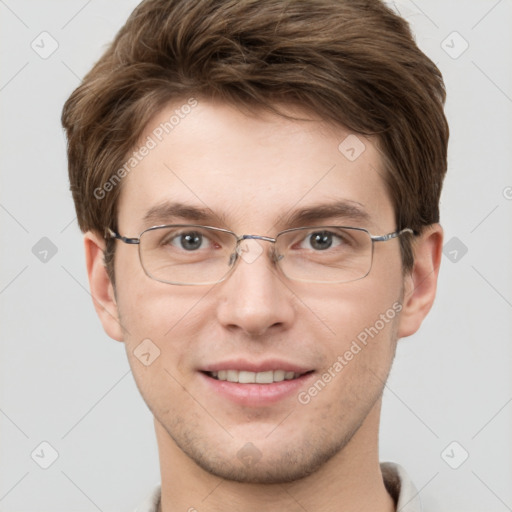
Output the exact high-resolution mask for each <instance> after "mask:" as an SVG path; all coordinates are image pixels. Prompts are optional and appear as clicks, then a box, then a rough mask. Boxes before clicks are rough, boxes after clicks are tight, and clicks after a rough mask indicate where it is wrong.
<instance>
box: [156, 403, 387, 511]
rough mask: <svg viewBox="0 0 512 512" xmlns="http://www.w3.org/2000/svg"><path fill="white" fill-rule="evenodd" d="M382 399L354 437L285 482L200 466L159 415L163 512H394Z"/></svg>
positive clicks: (161, 505)
mask: <svg viewBox="0 0 512 512" xmlns="http://www.w3.org/2000/svg"><path fill="white" fill-rule="evenodd" d="M379 416H380V403H377V404H376V406H375V407H374V408H373V409H372V410H371V412H370V414H369V415H368V416H367V417H366V419H365V421H364V422H363V424H362V425H361V427H360V428H359V429H358V431H357V432H356V433H355V434H354V436H353V437H352V439H351V440H350V442H349V443H348V444H347V445H346V446H345V447H344V448H343V449H342V450H341V451H340V452H338V453H337V454H335V455H334V456H333V457H332V458H331V459H329V460H328V461H327V462H326V463H325V464H324V465H323V466H322V467H321V468H320V469H319V470H318V471H316V472H315V473H313V474H311V475H309V476H307V477H305V478H302V479H300V480H297V481H294V482H290V483H285V484H246V483H239V482H233V481H228V480H224V479H222V478H219V477H217V476H215V475H212V474H210V473H207V472H206V471H204V470H203V469H202V468H200V467H198V466H197V465H196V464H195V462H194V461H192V460H191V459H190V458H189V457H188V456H187V455H185V454H184V453H183V452H182V451H181V450H180V449H179V448H178V447H177V446H176V444H175V443H174V441H173V440H172V438H171V437H170V436H169V435H168V433H167V432H166V431H165V429H164V428H163V427H162V426H161V424H160V423H159V422H158V421H157V420H156V419H155V430H156V435H157V442H158V448H159V455H160V471H161V476H162V497H161V503H160V509H159V512H175V511H190V512H194V511H196V512H198V511H200V512H213V511H218V510H226V508H227V507H228V506H229V507H228V508H230V509H233V510H237V511H240V512H256V511H258V512H259V511H261V510H265V511H268V512H277V511H279V512H281V511H282V510H287V511H297V512H299V511H301V512H303V511H304V510H322V511H325V512H339V511H340V510H343V512H356V511H358V512H362V511H371V512H393V511H394V510H395V504H394V501H393V499H392V498H391V496H390V495H389V494H388V492H387V491H386V488H385V486H384V482H383V479H382V473H381V470H380V465H379V460H378V423H379Z"/></svg>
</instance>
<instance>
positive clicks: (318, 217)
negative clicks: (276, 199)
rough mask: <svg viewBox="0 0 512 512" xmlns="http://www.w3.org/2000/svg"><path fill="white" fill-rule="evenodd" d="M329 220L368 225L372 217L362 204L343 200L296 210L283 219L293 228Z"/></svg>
mask: <svg viewBox="0 0 512 512" xmlns="http://www.w3.org/2000/svg"><path fill="white" fill-rule="evenodd" d="M327 219H337V220H342V219H343V221H345V220H350V221H354V222H357V223H368V222H369V221H370V215H369V214H368V212H367V211H366V210H365V209H364V207H363V205H362V204H361V203H358V202H356V201H350V200H341V201H336V202H334V203H321V204H317V205H311V206H308V207H306V208H302V209H300V210H295V211H292V212H290V213H289V214H287V215H285V216H283V217H281V220H282V221H283V222H284V223H285V224H286V225H289V226H291V227H299V226H307V225H308V224H311V223H313V222H318V221H323V220H327Z"/></svg>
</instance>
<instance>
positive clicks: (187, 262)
mask: <svg viewBox="0 0 512 512" xmlns="http://www.w3.org/2000/svg"><path fill="white" fill-rule="evenodd" d="M235 246H236V236H235V235H233V234H232V233H229V232H226V231H222V230H218V229H214V228H206V227H204V226H195V225H174V226H160V227H156V228H150V229H148V230H146V231H144V233H142V235H141V237H140V245H139V251H140V260H141V263H142V267H143V268H144V271H145V272H146V274H147V275H148V276H149V277H151V278H153V279H156V280H157V281H162V282H164V283H172V284H213V283H216V282H218V281H219V280H221V279H222V278H223V277H224V276H225V275H226V274H227V272H229V270H230V255H231V254H232V253H233V251H234V249H235Z"/></svg>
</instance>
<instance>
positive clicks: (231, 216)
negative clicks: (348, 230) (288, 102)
mask: <svg viewBox="0 0 512 512" xmlns="http://www.w3.org/2000/svg"><path fill="white" fill-rule="evenodd" d="M280 108H281V109H282V110H284V111H285V112H286V113H287V114H289V115H292V116H296V117H301V118H302V120H300V121H299V120H290V119H287V118H285V117H283V116H279V115H276V114H272V113H269V112H267V111H263V110H260V111H255V112H247V111H242V110H240V109H239V108H237V107H235V106H232V105H227V104H224V103H214V102H211V101H197V100H193V101H191V100H190V99H189V100H188V101H187V100H184V101H183V102H182V103H172V104H169V105H167V106H166V107H165V108H163V109H162V110H161V111H159V112H158V113H157V114H156V115H155V116H154V118H153V119H152V120H151V122H150V123H149V124H148V126H147V127H146V129H145V131H144V134H143V136H142V137H141V139H140V143H139V146H138V147H137V148H134V151H135V154H132V153H131V154H130V155H128V158H130V157H131V160H130V161H131V162H132V163H134V164H135V165H133V168H132V169H131V170H130V172H129V173H127V176H126V177H125V178H124V179H123V185H122V191H121V196H120V201H119V208H118V211H119V224H120V228H122V229H127V230H129V232H130V233H133V232H134V230H137V229H138V230H142V229H145V228H147V227H149V226H150V225H155V224H160V223H171V222H172V221H174V220H180V221H185V220H193V218H192V217H193V216H194V213H193V212H194V211H198V210H202V211H203V212H207V213H208V214H209V215H210V219H208V218H207V217H205V218H204V219H202V220H203V221H207V220H210V222H209V223H210V224H211V223H214V222H216V223H218V224H223V226H224V227H229V228H231V229H233V230H235V231H239V230H242V231H246V230H248V229H250V228H251V229H257V228H259V229H270V228H274V227H275V228H276V229H286V228H287V227H290V226H289V225H286V223H289V222H291V221H292V220H293V219H295V220H297V219H301V212H302V213H303V212H308V211H311V210H315V209H318V208H323V210H324V213H325V214H326V215H327V213H328V210H329V208H328V207H329V206H332V205H337V206H338V207H339V206H340V205H341V208H338V210H336V211H338V213H340V214H341V215H342V214H343V212H345V213H346V212H352V214H354V215H352V216H351V217H350V216H349V215H347V221H349V220H351V221H352V225H359V226H361V227H367V228H370V229H374V230H375V229H388V228H389V229H391V228H394V225H391V224H393V218H394V215H393V209H392V205H391V202H390V199H389V196H388V194H387V191H386V187H385V184H384V180H383V170H382V162H381V156H380V154H379V151H378V149H377V147H376V145H375V141H374V140H372V139H371V138H368V137H363V136H361V135H356V134H354V133H351V132H350V131H349V130H347V129H346V128H343V127H341V126H333V125H332V124H328V123H326V122H323V121H321V120H319V119H315V118H314V117H312V116H311V115H310V114H307V113H306V112H305V111H301V110H299V109H297V107H291V106H286V107H280ZM133 159H136V163H135V160H133ZM343 205H345V206H346V208H344V206H343ZM176 206H178V207H180V208H181V209H182V210H181V211H182V213H185V212H186V210H187V209H189V212H190V219H187V218H186V216H181V217H176V216H174V217H173V216H172V215H167V214H166V210H167V213H170V212H171V211H174V213H176V211H177V209H176ZM356 210H357V211H356ZM333 211H334V210H333ZM331 213H332V212H331ZM359 214H360V215H359ZM166 215H167V217H169V218H168V219H167V218H166ZM313 217H314V215H313ZM302 218H303V220H304V222H306V221H307V220H308V217H307V215H305V216H303V217H302ZM329 218H330V217H329ZM199 220H201V219H199V218H198V221H199ZM203 223H204V222H203ZM362 224H364V225H362ZM388 224H390V225H389V226H388Z"/></svg>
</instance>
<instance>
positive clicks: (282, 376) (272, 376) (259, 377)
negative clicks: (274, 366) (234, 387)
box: [210, 370, 302, 384]
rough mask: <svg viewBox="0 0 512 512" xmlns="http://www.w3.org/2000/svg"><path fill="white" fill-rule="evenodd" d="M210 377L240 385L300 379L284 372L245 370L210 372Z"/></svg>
mask: <svg viewBox="0 0 512 512" xmlns="http://www.w3.org/2000/svg"><path fill="white" fill-rule="evenodd" d="M210 375H211V376H212V377H214V378H216V379H218V380H227V381H228V382H239V383H240V384H251V383H256V384H272V383H273V382H281V381H283V380H292V379H296V378H297V377H300V376H301V375H302V374H301V373H295V372H286V371H284V370H274V371H272V370H268V371H266V372H247V371H245V370H242V371H238V370H219V371H218V372H210Z"/></svg>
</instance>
